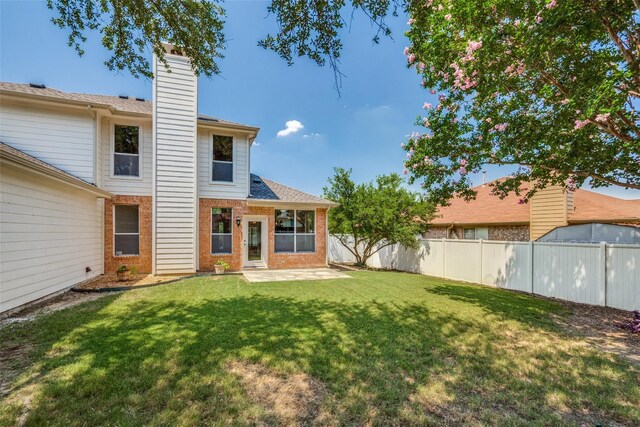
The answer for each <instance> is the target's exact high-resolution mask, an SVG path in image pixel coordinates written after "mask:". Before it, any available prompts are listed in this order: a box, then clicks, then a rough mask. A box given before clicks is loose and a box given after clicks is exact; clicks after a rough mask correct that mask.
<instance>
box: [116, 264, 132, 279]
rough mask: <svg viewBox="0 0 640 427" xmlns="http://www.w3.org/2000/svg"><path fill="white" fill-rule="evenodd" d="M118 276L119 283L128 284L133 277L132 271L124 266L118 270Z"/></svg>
mask: <svg viewBox="0 0 640 427" xmlns="http://www.w3.org/2000/svg"><path fill="white" fill-rule="evenodd" d="M116 275H117V276H118V282H126V281H127V280H129V277H131V270H129V269H128V268H127V266H126V265H124V264H123V265H121V266H120V267H118V269H117V270H116Z"/></svg>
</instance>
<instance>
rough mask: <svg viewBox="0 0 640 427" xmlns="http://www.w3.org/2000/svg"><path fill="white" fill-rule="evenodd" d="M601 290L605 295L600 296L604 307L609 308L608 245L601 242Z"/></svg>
mask: <svg viewBox="0 0 640 427" xmlns="http://www.w3.org/2000/svg"><path fill="white" fill-rule="evenodd" d="M600 289H601V290H603V291H604V295H600V298H599V300H600V301H603V300H604V306H605V307H607V243H606V242H600Z"/></svg>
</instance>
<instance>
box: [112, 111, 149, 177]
mask: <svg viewBox="0 0 640 427" xmlns="http://www.w3.org/2000/svg"><path fill="white" fill-rule="evenodd" d="M116 126H137V127H138V154H137V156H138V172H139V173H138V176H133V175H116V174H115V173H114V169H115V155H116ZM143 129H144V128H143V126H142V125H141V124H140V123H132V122H126V121H113V122H111V141H110V147H109V177H110V178H111V179H123V180H129V181H142V180H143V176H142V175H143V170H144V168H143V167H142V156H143V152H144V151H143V148H142V147H143V146H144V143H143V141H144V130H143ZM118 154H120V155H125V156H135V154H127V153H118Z"/></svg>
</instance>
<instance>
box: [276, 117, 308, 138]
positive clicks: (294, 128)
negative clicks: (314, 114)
mask: <svg viewBox="0 0 640 427" xmlns="http://www.w3.org/2000/svg"><path fill="white" fill-rule="evenodd" d="M302 128H304V126H303V125H302V123H300V122H299V121H297V120H289V121H288V122H286V123H285V124H284V129H282V130H279V131H278V133H277V135H278V137H279V138H280V137H283V136H287V135H291V134H292V133H296V132H298V131H299V130H300V129H302Z"/></svg>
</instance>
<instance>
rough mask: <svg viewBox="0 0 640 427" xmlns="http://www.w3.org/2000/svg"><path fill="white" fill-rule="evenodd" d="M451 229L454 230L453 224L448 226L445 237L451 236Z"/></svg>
mask: <svg viewBox="0 0 640 427" xmlns="http://www.w3.org/2000/svg"><path fill="white" fill-rule="evenodd" d="M451 230H453V224H451V225H450V226H448V227H447V231H446V235H445V239H448V238H449V234H450V232H451Z"/></svg>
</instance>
